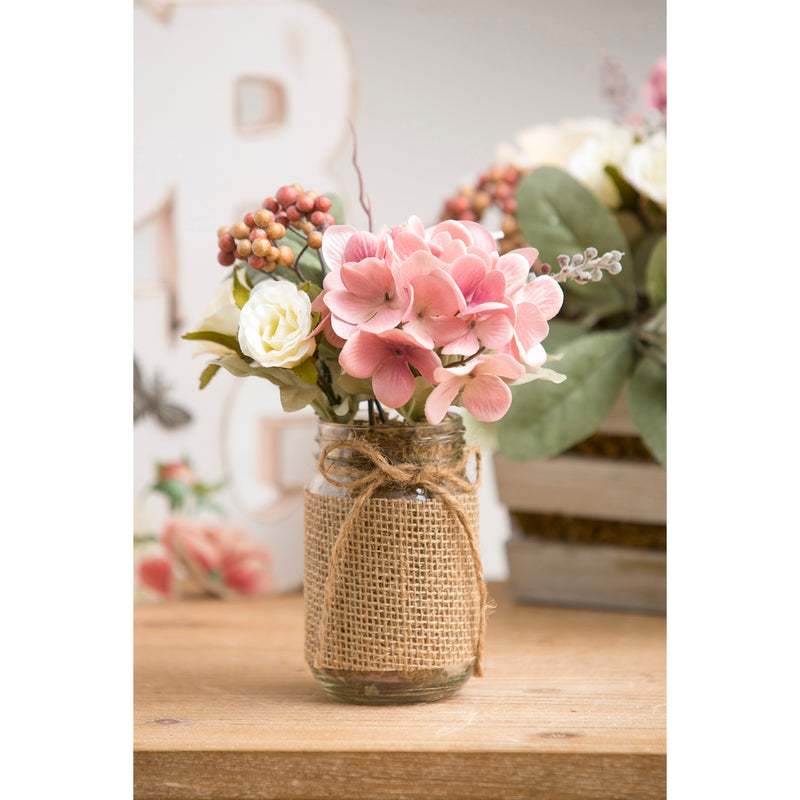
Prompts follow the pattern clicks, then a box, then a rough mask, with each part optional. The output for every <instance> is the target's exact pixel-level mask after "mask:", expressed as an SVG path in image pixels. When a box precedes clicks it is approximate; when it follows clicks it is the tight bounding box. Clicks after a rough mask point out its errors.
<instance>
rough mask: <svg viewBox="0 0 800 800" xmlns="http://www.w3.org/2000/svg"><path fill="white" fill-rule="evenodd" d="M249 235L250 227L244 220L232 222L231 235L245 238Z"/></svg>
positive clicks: (236, 237) (235, 237)
mask: <svg viewBox="0 0 800 800" xmlns="http://www.w3.org/2000/svg"><path fill="white" fill-rule="evenodd" d="M249 235H250V228H248V227H247V225H245V224H244V222H234V223H233V225H231V236H233V238H234V239H246V238H247V237H248V236H249Z"/></svg>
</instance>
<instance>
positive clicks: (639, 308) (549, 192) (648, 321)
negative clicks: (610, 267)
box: [441, 59, 667, 464]
mask: <svg viewBox="0 0 800 800" xmlns="http://www.w3.org/2000/svg"><path fill="white" fill-rule="evenodd" d="M606 83H607V85H606V92H607V94H608V96H609V97H610V98H611V100H612V101H614V103H615V105H616V107H617V118H616V119H614V120H611V119H594V118H592V119H577V120H566V121H563V122H561V123H560V124H557V125H538V126H535V127H532V128H530V129H528V130H525V131H523V132H521V133H520V134H519V135H518V136H517V137H516V142H515V145H514V146H510V145H503V146H501V147H500V148H498V154H497V163H496V165H495V166H494V167H493V168H492V169H490V170H487V171H485V172H484V173H482V174H480V175H479V176H478V178H477V179H476V180H475V181H472V182H470V183H468V184H467V185H465V186H463V187H461V189H460V190H459V191H458V193H457V194H456V195H454V196H452V197H449V198H447V199H446V200H445V203H444V209H443V212H442V215H441V216H442V218H443V219H457V220H461V221H462V222H464V223H467V222H475V221H485V220H487V219H489V218H490V217H491V216H492V215H494V217H495V220H496V224H497V227H499V228H500V229H501V230H502V232H503V238H502V239H501V240H500V249H501V251H502V252H504V251H506V250H514V249H518V248H524V247H526V246H527V245H528V244H529V243H534V242H535V244H536V247H537V249H538V251H539V257H538V259H537V262H536V263H535V264H534V265H533V272H534V273H543V274H547V273H548V272H549V271H550V265H551V264H553V265H555V264H558V265H559V266H560V267H561V269H562V270H564V269H567V270H570V269H572V270H574V269H577V270H578V271H579V273H580V274H578V275H576V276H575V278H576V280H574V281H572V282H571V283H570V284H569V285H568V286H566V287H565V294H564V303H563V308H562V309H561V312H560V314H559V317H558V319H557V320H553V321H552V322H551V323H550V336H549V339H548V345H549V346H550V349H551V350H554V351H557V352H559V353H560V354H561V355H562V360H561V362H560V364H559V367H560V369H563V371H564V372H565V373H567V374H568V375H569V378H570V379H569V380H568V381H566V382H564V383H562V384H559V385H550V386H547V387H544V388H542V389H541V390H540V391H531V390H530V387H526V386H519V387H514V388H513V390H512V394H513V398H514V402H513V404H512V405H511V408H510V410H509V413H508V414H507V415H505V416H504V417H503V418H502V420H500V421H498V422H497V423H496V424H494V425H489V426H487V425H483V426H480V425H478V426H476V427H477V428H479V429H480V431H481V432H482V433H483V434H484V435H485V436H486V437H487V438H488V440H489V441H491V442H492V443H493V444H494V445H495V446H496V447H497V448H498V449H499V450H500V451H501V452H503V453H504V454H505V455H507V456H508V457H510V458H514V459H518V460H537V459H540V458H548V457H551V456H554V455H558V454H559V453H562V452H564V451H566V450H568V449H569V448H571V447H573V446H574V445H576V444H577V443H579V442H581V441H582V440H584V439H586V438H587V437H589V436H591V435H592V434H593V433H594V432H595V431H596V429H597V427H598V426H599V425H600V423H601V422H602V420H603V419H604V417H605V416H606V414H607V413H608V412H609V410H610V409H611V407H612V406H613V405H614V403H615V401H616V400H617V399H618V398H619V397H620V395H621V393H622V392H623V391H624V390H625V389H626V387H627V391H628V403H629V407H630V410H631V417H632V420H633V423H634V425H635V426H636V428H637V430H638V431H639V434H640V436H641V439H642V441H643V442H644V444H645V445H646V447H647V448H648V449H649V451H650V453H651V454H652V456H653V457H654V458H655V459H656V460H657V461H658V462H660V463H661V464H666V350H667V335H666V316H667V315H666V308H667V306H666V300H667V239H666V227H667V195H666V61H665V60H664V59H660V60H659V61H658V62H657V63H656V64H655V66H654V68H653V71H652V74H651V75H650V77H649V79H648V80H647V81H646V83H645V84H644V86H643V87H642V91H641V96H642V105H643V106H644V111H643V112H638V111H631V110H630V103H629V100H628V97H629V94H630V93H629V92H628V90H627V87H626V85H625V83H624V80H622V79H621V77H620V75H619V73H618V72H617V71H615V70H614V69H613V65H611V69H609V70H608V79H607V82H606ZM589 245H594V246H596V247H597V248H598V249H601V250H610V251H611V250H617V251H621V252H624V253H625V254H626V256H625V264H626V269H625V271H624V272H623V273H622V274H621V275H620V276H619V277H618V278H617V279H615V280H613V281H604V282H603V283H596V282H593V281H592V280H591V278H593V277H594V276H593V275H590V274H589V270H587V269H585V268H584V266H583V265H582V264H581V263H580V256H578V258H577V259H575V258H573V259H569V258H567V257H566V256H563V255H562V254H563V253H570V252H576V253H579V252H581V251H583V250H584V249H585V248H586V247H588V246H589Z"/></svg>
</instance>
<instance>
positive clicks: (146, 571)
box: [139, 555, 172, 597]
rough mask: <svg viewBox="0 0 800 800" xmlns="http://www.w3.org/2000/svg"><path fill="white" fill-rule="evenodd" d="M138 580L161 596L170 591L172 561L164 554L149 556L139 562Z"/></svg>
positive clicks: (165, 595) (166, 594) (166, 595)
mask: <svg viewBox="0 0 800 800" xmlns="http://www.w3.org/2000/svg"><path fill="white" fill-rule="evenodd" d="M139 580H140V582H141V584H142V586H144V587H145V588H146V589H150V590H151V591H153V592H156V594H160V595H161V596H162V597H169V595H170V592H171V591H172V561H171V560H170V559H169V558H167V556H164V555H157V556H149V557H148V558H144V559H142V561H141V563H140V564H139Z"/></svg>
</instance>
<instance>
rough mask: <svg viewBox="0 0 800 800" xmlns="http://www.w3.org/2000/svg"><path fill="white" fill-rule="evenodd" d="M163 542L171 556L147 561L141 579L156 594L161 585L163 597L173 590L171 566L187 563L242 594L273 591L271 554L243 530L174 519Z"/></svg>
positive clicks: (230, 526) (210, 578)
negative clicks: (177, 562) (176, 562)
mask: <svg viewBox="0 0 800 800" xmlns="http://www.w3.org/2000/svg"><path fill="white" fill-rule="evenodd" d="M161 540H162V542H163V544H164V546H165V548H166V550H167V555H166V556H165V557H163V558H161V559H160V561H161V562H162V563H160V564H159V563H156V562H157V561H158V559H147V560H145V561H143V562H142V568H140V577H141V579H142V582H143V583H146V585H148V586H150V587H151V588H154V589H156V591H159V589H158V588H156V587H159V586H160V587H161V589H160V591H161V593H162V594H168V593H169V591H170V583H169V582H170V581H171V564H172V563H174V562H175V561H183V560H188V561H189V562H190V564H191V565H192V566H194V567H195V568H196V569H197V570H198V571H199V572H200V573H201V574H202V575H203V576H205V577H206V578H208V579H209V581H211V582H216V583H219V584H221V585H222V586H223V587H224V588H225V589H227V590H229V591H232V592H235V593H238V594H261V593H264V592H266V591H268V590H269V589H270V588H271V585H272V581H271V574H270V566H271V558H270V556H269V553H268V552H267V551H266V550H265V549H264V548H263V547H262V546H261V545H260V544H258V543H257V542H254V541H253V540H252V539H251V538H250V537H248V535H247V534H246V533H245V532H244V531H243V530H241V529H240V528H237V527H235V526H232V525H228V524H223V523H209V522H195V521H190V520H186V519H183V518H181V517H171V518H170V519H169V520H168V522H167V524H166V525H165V527H164V530H163V532H162V534H161ZM165 564H166V565H167V566H169V571H167V570H166V567H165V566H164V565H165ZM165 587H166V588H165Z"/></svg>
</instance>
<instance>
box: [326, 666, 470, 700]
mask: <svg viewBox="0 0 800 800" xmlns="http://www.w3.org/2000/svg"><path fill="white" fill-rule="evenodd" d="M472 664H473V662H472V661H470V662H469V663H468V664H460V665H458V666H457V667H446V668H440V669H419V670H411V671H402V672H401V671H397V672H360V671H357V670H342V669H318V668H316V667H312V668H311V672H312V674H313V675H314V677H315V678H316V680H317V682H318V683H319V684H320V686H322V688H323V689H324V690H325V692H326V693H327V694H328V695H330V696H331V697H333V698H335V699H336V700H340V701H342V702H344V703H357V704H360V705H370V706H375V705H399V704H402V703H433V702H436V701H437V700H444V699H445V698H447V697H452V696H453V695H454V694H455V693H456V692H457V691H458V690H459V689H460V688H461V687H462V686H463V685H464V684H465V683H466V682H467V680H468V678H469V676H470V674H471V672H472Z"/></svg>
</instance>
